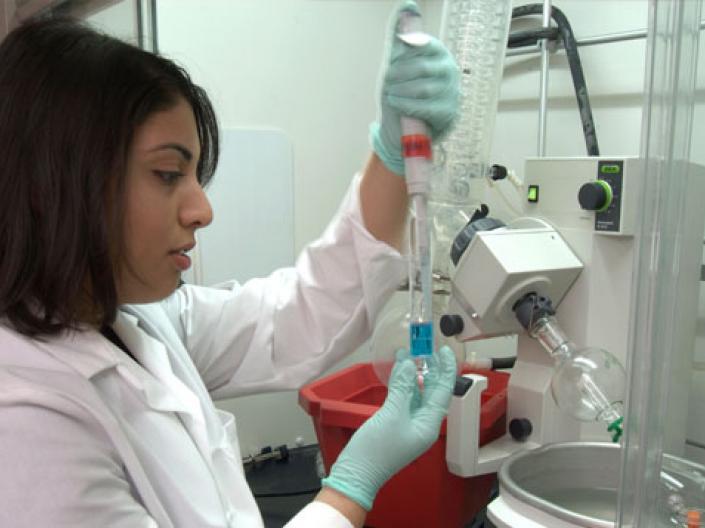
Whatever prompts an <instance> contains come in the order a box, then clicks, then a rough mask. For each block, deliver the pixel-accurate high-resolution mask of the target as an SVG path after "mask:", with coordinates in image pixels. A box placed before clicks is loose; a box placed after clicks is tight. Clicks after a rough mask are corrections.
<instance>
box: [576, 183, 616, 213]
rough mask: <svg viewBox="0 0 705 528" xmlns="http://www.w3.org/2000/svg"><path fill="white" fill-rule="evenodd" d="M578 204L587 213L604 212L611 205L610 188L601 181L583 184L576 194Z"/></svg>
mask: <svg viewBox="0 0 705 528" xmlns="http://www.w3.org/2000/svg"><path fill="white" fill-rule="evenodd" d="M578 202H580V207H582V208H583V209H587V210H588V211H598V212H601V211H604V210H606V209H607V208H608V207H609V206H610V204H611V203H612V187H610V185H609V183H607V182H606V181H603V180H596V181H592V182H588V183H585V184H583V186H582V187H580V191H579V192H578Z"/></svg>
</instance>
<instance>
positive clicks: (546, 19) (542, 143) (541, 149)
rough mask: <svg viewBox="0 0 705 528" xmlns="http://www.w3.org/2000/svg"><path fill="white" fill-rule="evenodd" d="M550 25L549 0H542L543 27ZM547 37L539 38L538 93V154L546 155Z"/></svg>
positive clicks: (540, 155)
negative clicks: (539, 70) (539, 85)
mask: <svg viewBox="0 0 705 528" xmlns="http://www.w3.org/2000/svg"><path fill="white" fill-rule="evenodd" d="M550 26H551V0H543V27H544V28H549V27H550ZM548 44H549V43H548V39H543V40H541V43H540V47H541V91H540V93H539V138H538V156H539V157H544V156H545V155H546V112H547V107H548V67H549V49H548Z"/></svg>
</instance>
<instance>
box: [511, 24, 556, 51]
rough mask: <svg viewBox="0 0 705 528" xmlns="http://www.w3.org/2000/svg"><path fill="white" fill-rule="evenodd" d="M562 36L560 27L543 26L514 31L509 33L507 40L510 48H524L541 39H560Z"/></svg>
mask: <svg viewBox="0 0 705 528" xmlns="http://www.w3.org/2000/svg"><path fill="white" fill-rule="evenodd" d="M559 38H560V33H559V31H558V28H555V27H552V28H541V29H529V30H527V31H514V32H513V33H511V34H510V35H509V40H507V47H508V48H523V47H524V46H532V45H534V44H536V43H537V42H538V41H539V40H542V39H548V40H558V39H559Z"/></svg>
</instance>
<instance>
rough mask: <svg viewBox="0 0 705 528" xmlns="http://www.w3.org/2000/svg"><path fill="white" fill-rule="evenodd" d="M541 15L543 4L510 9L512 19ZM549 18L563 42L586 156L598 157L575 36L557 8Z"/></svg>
mask: <svg viewBox="0 0 705 528" xmlns="http://www.w3.org/2000/svg"><path fill="white" fill-rule="evenodd" d="M542 13H543V4H527V5H523V6H517V7H515V8H514V9H512V18H518V17H523V16H527V15H540V14H542ZM551 18H552V19H553V20H554V21H555V22H556V25H557V26H558V31H559V32H560V35H561V38H562V40H563V48H564V49H565V53H566V56H567V57H568V65H569V66H570V74H571V76H572V78H573V87H574V88H575V98H576V99H577V101H578V109H579V110H580V121H581V122H582V125H583V135H584V136H585V146H586V147H587V153H588V156H599V155H600V149H599V146H598V144H597V135H596V132H595V122H594V120H593V118H592V109H591V107H590V98H589V97H588V90H587V84H586V83H585V75H584V74H583V66H582V64H581V62H580V55H578V43H577V42H576V40H575V35H574V34H573V29H572V28H571V27H570V23H569V22H568V18H567V17H566V16H565V14H563V11H561V10H560V9H558V8H557V7H553V8H552V9H551ZM544 29H545V28H544ZM524 38H525V37H524Z"/></svg>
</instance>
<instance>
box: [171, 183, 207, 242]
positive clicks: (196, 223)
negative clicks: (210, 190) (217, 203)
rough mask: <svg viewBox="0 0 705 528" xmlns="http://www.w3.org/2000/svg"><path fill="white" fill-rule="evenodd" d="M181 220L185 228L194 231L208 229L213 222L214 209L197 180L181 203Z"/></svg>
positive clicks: (189, 187) (190, 186)
mask: <svg viewBox="0 0 705 528" xmlns="http://www.w3.org/2000/svg"><path fill="white" fill-rule="evenodd" d="M179 220H180V222H181V225H183V226H184V227H190V228H194V229H200V228H202V227H206V226H207V225H208V224H210V223H211V222H212V221H213V209H212V208H211V204H210V201H209V200H208V196H206V192H205V191H204V190H203V187H201V185H200V184H199V183H198V181H197V180H196V179H195V178H194V179H193V182H192V183H191V184H190V185H189V186H188V189H187V190H186V193H185V196H184V199H183V201H182V202H181V207H180V210H179Z"/></svg>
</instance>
